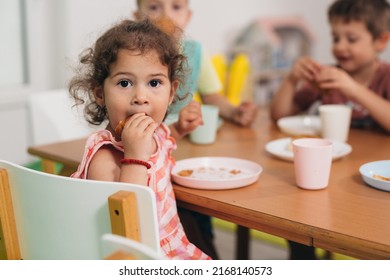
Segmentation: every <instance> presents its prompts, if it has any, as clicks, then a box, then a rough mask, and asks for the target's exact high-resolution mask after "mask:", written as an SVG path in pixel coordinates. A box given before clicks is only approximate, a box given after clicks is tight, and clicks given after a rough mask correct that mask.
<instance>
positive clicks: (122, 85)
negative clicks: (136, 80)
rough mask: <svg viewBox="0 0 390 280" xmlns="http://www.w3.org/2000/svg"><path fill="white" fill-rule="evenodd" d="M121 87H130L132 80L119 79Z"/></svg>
mask: <svg viewBox="0 0 390 280" xmlns="http://www.w3.org/2000/svg"><path fill="white" fill-rule="evenodd" d="M118 84H119V85H120V86H121V87H123V88H126V87H129V86H131V83H130V81H127V80H122V81H119V83H118Z"/></svg>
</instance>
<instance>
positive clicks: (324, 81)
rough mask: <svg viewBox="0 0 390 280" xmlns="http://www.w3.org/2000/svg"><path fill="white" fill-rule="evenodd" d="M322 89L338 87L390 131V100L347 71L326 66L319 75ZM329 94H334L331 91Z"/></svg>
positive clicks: (318, 79) (318, 78)
mask: <svg viewBox="0 0 390 280" xmlns="http://www.w3.org/2000/svg"><path fill="white" fill-rule="evenodd" d="M317 81H318V85H319V86H320V87H321V89H325V90H331V89H337V90H339V91H341V92H342V93H344V94H345V95H346V96H347V97H348V98H350V99H351V100H353V101H354V102H356V103H358V104H360V105H361V106H362V107H364V108H365V109H366V110H367V111H368V112H369V113H370V115H371V117H372V118H373V119H374V120H375V121H376V122H377V123H378V124H379V125H380V126H381V127H383V128H384V129H385V130H386V131H388V132H390V101H389V100H386V99H384V98H382V97H381V96H379V95H377V94H375V92H373V91H371V90H370V89H369V88H367V87H366V86H365V85H362V84H360V83H358V82H357V81H356V80H354V79H353V78H352V77H351V76H350V75H349V74H348V73H347V72H345V71H344V70H342V69H339V68H336V67H326V68H324V69H323V70H322V71H321V73H320V74H319V75H318V77H317ZM328 94H332V93H331V92H330V93H328Z"/></svg>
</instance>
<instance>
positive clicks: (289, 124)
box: [277, 115, 321, 136]
mask: <svg viewBox="0 0 390 280" xmlns="http://www.w3.org/2000/svg"><path fill="white" fill-rule="evenodd" d="M277 125H278V127H279V129H280V130H281V131H282V132H284V133H286V134H288V135H294V136H295V135H319V133H320V129H321V120H320V117H319V116H311V115H301V116H291V117H285V118H281V119H279V120H278V121H277Z"/></svg>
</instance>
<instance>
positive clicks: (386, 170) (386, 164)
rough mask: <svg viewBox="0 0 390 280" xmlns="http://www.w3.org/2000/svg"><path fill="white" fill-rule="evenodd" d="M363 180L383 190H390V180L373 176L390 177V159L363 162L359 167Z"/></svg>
mask: <svg viewBox="0 0 390 280" xmlns="http://www.w3.org/2000/svg"><path fill="white" fill-rule="evenodd" d="M359 172H360V174H361V175H362V178H363V181H364V182H366V184H368V185H369V186H371V187H374V188H376V189H380V190H383V191H388V192H389V191H390V181H385V180H381V179H376V178H373V175H380V176H384V177H390V160H380V161H373V162H369V163H366V164H363V165H362V166H360V168H359Z"/></svg>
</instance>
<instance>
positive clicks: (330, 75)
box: [316, 66, 358, 98]
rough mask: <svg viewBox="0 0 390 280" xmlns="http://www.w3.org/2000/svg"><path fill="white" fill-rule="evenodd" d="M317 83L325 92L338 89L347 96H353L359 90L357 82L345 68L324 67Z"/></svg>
mask: <svg viewBox="0 0 390 280" xmlns="http://www.w3.org/2000/svg"><path fill="white" fill-rule="evenodd" d="M316 83H317V85H318V87H319V88H320V89H322V90H324V91H325V92H329V91H330V90H338V91H341V92H342V93H344V94H345V95H346V96H347V97H350V98H351V97H353V95H354V94H355V93H356V92H357V86H358V84H357V82H356V81H355V80H354V79H353V78H352V77H351V76H350V75H349V74H348V73H347V72H345V71H344V70H342V69H340V68H337V67H333V66H329V67H324V68H323V69H322V70H321V71H320V72H319V73H318V75H317V78H316Z"/></svg>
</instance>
